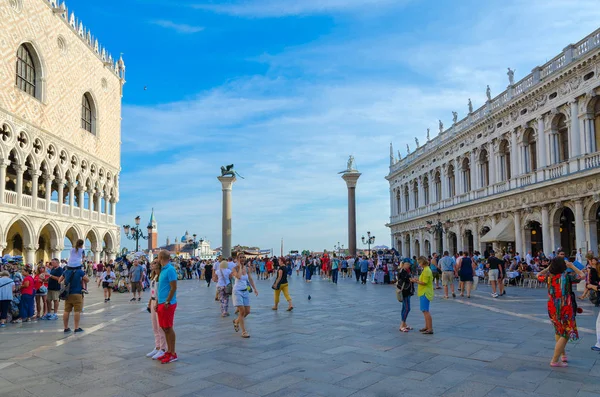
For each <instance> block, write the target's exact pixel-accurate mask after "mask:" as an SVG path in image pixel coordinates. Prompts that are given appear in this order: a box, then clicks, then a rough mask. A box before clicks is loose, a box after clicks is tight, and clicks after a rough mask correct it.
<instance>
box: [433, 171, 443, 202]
mask: <svg viewBox="0 0 600 397" xmlns="http://www.w3.org/2000/svg"><path fill="white" fill-rule="evenodd" d="M434 181H435V201H436V202H438V201H442V177H441V176H440V172H439V171H438V172H436V173H435V179H434Z"/></svg>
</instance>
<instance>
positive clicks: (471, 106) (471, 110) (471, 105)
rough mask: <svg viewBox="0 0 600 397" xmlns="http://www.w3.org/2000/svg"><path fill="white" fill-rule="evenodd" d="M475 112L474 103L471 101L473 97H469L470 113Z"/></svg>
mask: <svg viewBox="0 0 600 397" xmlns="http://www.w3.org/2000/svg"><path fill="white" fill-rule="evenodd" d="M471 113H473V103H472V102H471V98H469V114H471Z"/></svg>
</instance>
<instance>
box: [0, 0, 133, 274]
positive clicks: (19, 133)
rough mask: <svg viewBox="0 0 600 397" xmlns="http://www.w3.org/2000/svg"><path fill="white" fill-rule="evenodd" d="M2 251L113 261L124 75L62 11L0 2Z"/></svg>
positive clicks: (48, 5)
mask: <svg viewBox="0 0 600 397" xmlns="http://www.w3.org/2000/svg"><path fill="white" fill-rule="evenodd" d="M0 20H1V21H2V29H0V54H2V57H3V58H2V63H1V64H0V180H1V183H0V251H2V254H3V255H5V254H10V255H23V256H24V259H25V260H26V262H27V263H34V262H37V261H39V260H44V261H47V260H49V258H51V257H60V255H61V251H62V250H63V249H64V247H65V242H66V243H67V245H68V242H69V240H70V242H71V243H73V244H74V243H75V241H76V240H77V239H83V240H84V241H87V243H86V247H85V248H86V250H91V251H92V252H93V254H94V260H95V261H99V260H101V259H105V260H108V259H111V258H114V257H115V255H116V253H117V250H118V248H119V239H120V237H119V227H118V226H117V225H116V223H115V210H116V203H117V201H118V199H119V189H118V177H119V172H120V140H121V139H120V134H121V131H120V129H121V96H122V89H123V84H124V83H125V65H124V63H123V61H122V59H119V60H115V59H113V58H112V56H110V55H109V54H107V52H106V50H105V49H104V48H102V47H101V46H100V44H99V43H98V40H97V39H95V38H94V37H93V36H92V34H91V33H90V31H89V30H88V29H86V28H85V27H84V26H83V23H82V22H81V21H79V20H78V19H77V18H76V17H75V15H74V14H73V13H69V11H68V10H67V8H66V6H65V4H64V3H62V4H58V2H57V1H49V0H7V1H0Z"/></svg>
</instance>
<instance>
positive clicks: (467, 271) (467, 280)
mask: <svg viewBox="0 0 600 397" xmlns="http://www.w3.org/2000/svg"><path fill="white" fill-rule="evenodd" d="M456 271H457V273H458V277H459V280H460V284H459V286H460V296H463V297H464V296H465V289H466V290H467V298H470V297H471V288H472V287H473V274H474V273H475V264H474V263H473V261H472V260H471V258H470V257H469V253H468V252H467V251H464V252H463V256H462V260H461V261H460V264H458V265H457V269H456Z"/></svg>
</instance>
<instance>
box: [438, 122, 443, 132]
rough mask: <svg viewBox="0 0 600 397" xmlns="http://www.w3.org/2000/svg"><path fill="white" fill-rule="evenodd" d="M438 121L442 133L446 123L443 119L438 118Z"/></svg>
mask: <svg viewBox="0 0 600 397" xmlns="http://www.w3.org/2000/svg"><path fill="white" fill-rule="evenodd" d="M438 123H439V127H440V134H441V133H442V132H444V123H442V120H438Z"/></svg>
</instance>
